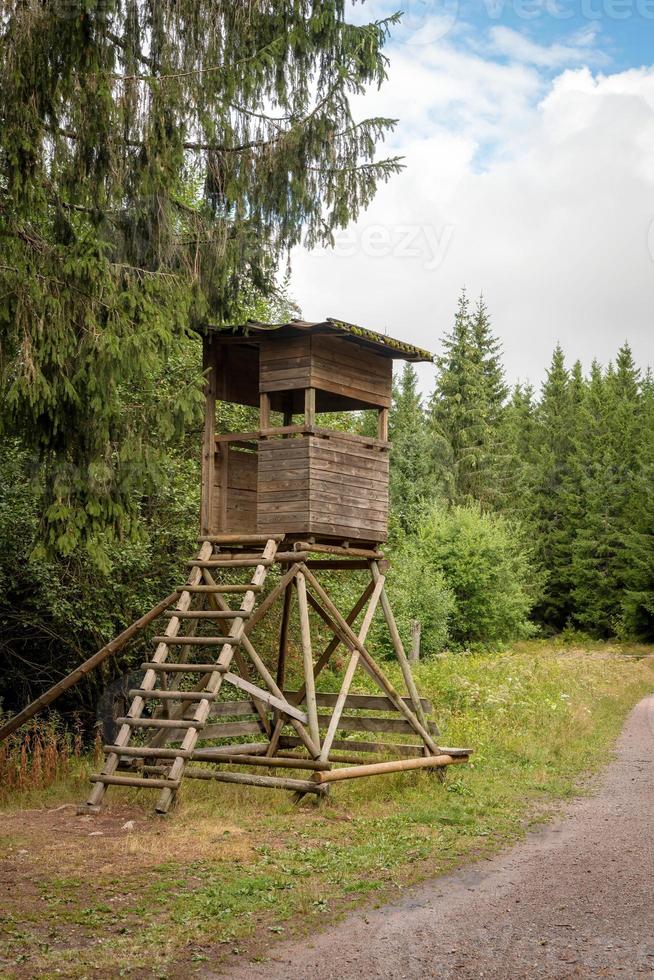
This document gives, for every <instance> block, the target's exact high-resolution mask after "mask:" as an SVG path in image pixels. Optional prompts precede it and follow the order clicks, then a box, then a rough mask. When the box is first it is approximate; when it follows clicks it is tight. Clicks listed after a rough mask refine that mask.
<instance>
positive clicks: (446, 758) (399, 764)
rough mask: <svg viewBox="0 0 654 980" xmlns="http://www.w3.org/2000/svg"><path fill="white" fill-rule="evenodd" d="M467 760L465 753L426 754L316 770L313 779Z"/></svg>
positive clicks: (354, 776)
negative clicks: (342, 767)
mask: <svg viewBox="0 0 654 980" xmlns="http://www.w3.org/2000/svg"><path fill="white" fill-rule="evenodd" d="M467 761H468V756H467V755H459V756H454V755H428V756H423V757H422V758H421V759H392V760H391V761H390V762H371V763H369V764H368V765H364V766H350V767H349V768H348V769H332V770H331V772H316V773H314V775H313V777H312V778H313V780H314V781H315V782H317V783H320V784H322V783H334V782H337V781H340V780H342V779H358V778H359V777H362V776H383V775H384V774H385V773H390V772H405V771H408V770H410V769H441V768H442V767H444V766H454V765H459V764H461V763H463V762H467Z"/></svg>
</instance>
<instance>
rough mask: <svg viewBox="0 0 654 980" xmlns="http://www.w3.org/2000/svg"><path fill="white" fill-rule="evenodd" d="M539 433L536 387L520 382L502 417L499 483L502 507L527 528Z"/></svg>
mask: <svg viewBox="0 0 654 980" xmlns="http://www.w3.org/2000/svg"><path fill="white" fill-rule="evenodd" d="M537 433H538V423H537V420H536V404H535V399H534V390H533V388H532V387H531V385H529V384H527V385H521V384H517V385H516V386H515V387H514V389H513V391H512V393H511V397H510V398H509V400H508V402H507V404H506V406H505V408H504V411H503V413H502V416H501V423H500V427H499V437H498V443H499V445H500V446H501V447H502V456H501V459H500V460H499V464H498V485H499V487H500V488H501V491H502V495H501V501H500V509H501V510H502V512H503V513H504V514H506V515H507V516H511V517H515V518H517V519H518V520H519V521H521V522H522V524H523V525H524V526H525V527H530V526H531V521H532V518H533V488H534V474H535V470H536V466H537V462H538V454H537V451H536V446H537V444H538V437H537Z"/></svg>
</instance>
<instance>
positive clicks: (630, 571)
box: [622, 372, 654, 643]
mask: <svg viewBox="0 0 654 980" xmlns="http://www.w3.org/2000/svg"><path fill="white" fill-rule="evenodd" d="M641 421H642V426H641V434H640V438H639V440H638V450H637V452H638V463H637V470H636V476H635V480H634V488H633V493H632V495H631V499H630V501H629V503H628V507H627V514H626V522H625V523H626V531H625V536H624V541H623V545H624V555H623V580H624V592H623V596H622V630H623V632H624V633H625V634H626V635H627V636H630V637H634V638H636V639H639V640H643V641H645V642H648V643H651V642H652V641H653V640H654V379H653V378H652V375H651V373H650V372H648V373H647V375H646V377H645V378H644V380H643V384H642V410H641Z"/></svg>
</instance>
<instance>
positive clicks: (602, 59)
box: [489, 24, 609, 69]
mask: <svg viewBox="0 0 654 980" xmlns="http://www.w3.org/2000/svg"><path fill="white" fill-rule="evenodd" d="M596 37H597V27H596V25H594V24H591V25H588V27H586V28H584V29H583V30H582V31H580V32H578V33H577V34H575V35H573V36H572V37H571V38H570V39H569V41H567V42H565V43H561V42H556V43H553V44H537V43H536V42H535V41H532V40H531V39H530V38H528V37H526V36H525V35H524V34H522V33H520V32H519V31H515V30H513V29H512V28H510V27H492V28H491V30H490V46H489V49H490V51H491V52H492V53H493V54H498V55H501V56H503V57H505V58H508V59H509V60H511V61H514V62H518V63H520V64H528V65H536V66H537V67H539V68H548V69H557V68H561V67H563V66H565V65H570V64H582V65H588V64H590V65H605V64H608V62H609V58H608V56H607V55H606V54H605V53H604V52H603V51H599V50H596V49H595V48H594V44H595V41H596Z"/></svg>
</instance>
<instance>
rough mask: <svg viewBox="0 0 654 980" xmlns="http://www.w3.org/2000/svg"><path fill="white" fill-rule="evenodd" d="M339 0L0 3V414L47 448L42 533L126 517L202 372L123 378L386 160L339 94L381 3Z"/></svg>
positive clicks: (249, 285)
mask: <svg viewBox="0 0 654 980" xmlns="http://www.w3.org/2000/svg"><path fill="white" fill-rule="evenodd" d="M345 9H346V2H345V0H330V2H328V3H324V2H318V0H280V2H279V3H275V4H269V3H268V4H257V3H254V4H253V3H243V2H241V0H228V2H226V0H177V2H175V3H164V2H162V3H153V2H150V0H102V2H99V0H85V2H83V3H66V2H63V3H58V2H57V3H56V2H52V3H24V2H23V0H7V2H5V3H4V4H3V6H2V17H1V18H0V39H1V50H2V56H1V61H0V121H1V122H0V125H1V132H0V241H1V242H2V245H0V249H1V253H0V288H1V289H2V295H3V303H2V308H1V310H0V370H1V371H2V390H3V403H2V406H1V407H2V415H3V417H4V419H5V421H6V422H7V425H8V427H9V428H10V429H11V430H12V431H19V432H21V433H22V434H23V437H24V439H25V440H26V441H28V444H29V446H30V447H31V449H32V450H33V451H35V452H36V453H37V454H38V456H39V458H40V459H41V460H42V461H43V463H44V464H45V465H46V472H47V481H46V485H47V499H48V506H47V511H46V516H47V522H48V526H49V540H50V542H51V543H52V544H54V545H56V546H57V547H58V548H59V549H60V550H61V551H63V552H65V553H69V552H71V551H72V550H73V549H74V548H75V547H76V546H77V545H78V543H79V542H80V541H89V540H91V539H93V538H94V537H96V538H97V537H98V536H101V535H102V534H104V533H108V532H110V531H112V530H113V531H115V532H116V533H120V532H122V531H125V530H128V529H129V526H130V519H131V517H132V516H133V515H134V506H135V503H134V501H135V500H138V498H139V494H140V492H141V491H142V490H143V489H144V488H145V489H147V487H148V486H151V485H152V484H153V483H154V481H155V480H156V476H157V463H158V455H157V448H158V446H159V445H160V444H162V443H163V442H165V441H166V440H169V439H171V438H172V439H174V438H176V437H177V436H178V435H179V432H180V430H181V427H182V426H183V425H184V424H185V423H187V422H188V421H189V420H190V419H191V418H193V417H194V412H195V411H196V410H197V406H198V393H199V386H200V383H201V379H200V378H199V377H198V378H196V379H195V383H189V384H187V385H182V386H181V387H180V389H179V390H178V392H177V394H176V397H175V398H174V399H171V401H170V403H168V404H166V405H163V406H162V414H161V417H160V418H159V419H158V421H157V425H156V428H155V430H154V431H153V430H152V429H149V428H147V427H146V426H145V424H144V423H143V422H142V421H141V420H140V418H139V415H138V413H134V415H133V416H132V417H131V418H130V422H129V425H128V424H127V421H126V418H125V416H124V414H123V413H122V411H121V402H122V401H123V400H124V397H125V393H126V392H130V393H138V391H139V390H140V389H141V388H142V387H143V385H145V384H147V379H148V378H149V377H151V376H152V375H153V374H157V373H160V371H161V369H162V368H164V369H165V366H166V363H167V361H168V359H171V358H172V359H173V360H174V359H175V358H176V357H178V356H179V354H180V347H182V346H184V344H185V343H188V341H187V339H186V332H187V330H188V326H189V324H191V325H193V324H198V323H202V322H206V320H208V319H209V320H212V321H214V322H218V323H224V322H230V320H231V318H233V317H238V316H239V315H240V312H241V309H242V305H243V292H244V289H245V290H246V292H249V291H251V290H254V291H255V292H262V291H263V292H264V293H265V294H270V293H271V292H273V291H274V277H275V272H276V269H277V266H278V261H279V259H280V257H281V256H282V255H283V254H284V253H286V252H287V251H288V249H289V248H290V247H292V246H293V245H295V244H297V243H298V242H299V241H300V240H301V238H302V236H303V235H306V241H307V242H308V244H309V245H311V244H314V243H316V242H320V241H328V242H329V241H330V240H331V236H332V232H333V229H335V228H338V227H343V226H344V225H346V224H347V223H348V221H350V220H351V219H352V218H356V216H357V214H358V213H359V211H360V209H361V208H363V207H365V206H366V205H367V204H368V203H369V202H370V200H371V199H372V197H373V195H374V193H375V189H376V186H377V184H378V183H379V182H380V181H383V180H385V179H387V178H388V177H389V176H390V175H391V174H392V173H394V172H396V171H397V170H398V168H399V166H400V164H399V162H398V160H397V159H387V160H382V161H379V162H377V161H376V160H375V147H376V144H377V143H378V142H379V141H380V140H381V139H382V138H383V136H384V134H385V133H386V132H387V131H388V130H389V128H391V127H392V125H393V122H392V121H391V120H388V119H384V118H374V119H368V120H363V121H358V122H357V121H355V120H354V119H353V116H352V112H351V108H350V97H351V96H352V95H359V94H361V93H363V92H364V91H365V89H366V87H367V86H368V85H369V84H373V85H374V84H379V83H381V82H382V81H383V79H384V77H385V65H386V61H385V58H384V56H383V54H382V47H383V44H384V41H385V38H386V36H387V32H388V29H389V26H390V24H391V23H393V22H394V19H395V18H393V17H391V18H389V19H386V20H381V21H377V22H374V23H371V24H367V25H366V24H363V25H354V24H351V23H348V22H347V21H346V17H345Z"/></svg>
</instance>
